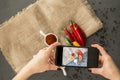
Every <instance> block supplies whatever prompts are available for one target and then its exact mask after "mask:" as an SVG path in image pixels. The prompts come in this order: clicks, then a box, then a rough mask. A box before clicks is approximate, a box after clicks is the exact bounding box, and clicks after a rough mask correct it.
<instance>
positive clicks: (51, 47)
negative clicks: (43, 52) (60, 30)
mask: <svg viewBox="0 0 120 80" xmlns="http://www.w3.org/2000/svg"><path fill="white" fill-rule="evenodd" d="M58 45H60V43H59V42H55V43H53V44H51V45H50V46H49V47H48V51H51V50H53V49H54V48H55V47H56V46H58Z"/></svg>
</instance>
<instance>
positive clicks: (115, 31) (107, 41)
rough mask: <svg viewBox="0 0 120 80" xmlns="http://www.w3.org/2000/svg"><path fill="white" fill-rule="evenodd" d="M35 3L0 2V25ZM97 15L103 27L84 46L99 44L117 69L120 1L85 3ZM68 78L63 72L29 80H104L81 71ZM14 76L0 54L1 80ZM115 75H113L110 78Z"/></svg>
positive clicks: (28, 0)
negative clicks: (88, 4)
mask: <svg viewBox="0 0 120 80" xmlns="http://www.w3.org/2000/svg"><path fill="white" fill-rule="evenodd" d="M35 1H36V0H0V23H2V22H4V21H6V20H8V19H9V18H10V17H11V16H14V15H15V14H16V13H17V12H18V11H21V10H22V9H23V8H25V7H27V6H28V5H30V4H31V3H34V2H35ZM88 1H89V3H90V4H91V6H92V8H93V9H94V11H95V13H96V15H97V16H98V17H99V18H100V19H101V20H102V22H103V24H104V26H103V29H101V30H99V31H98V32H97V33H95V34H94V35H92V36H90V37H89V38H88V40H87V44H86V45H87V46H90V45H91V44H92V43H99V44H101V45H102V46H103V47H105V49H106V50H107V51H108V53H109V54H110V55H111V56H112V57H113V59H114V61H115V63H116V64H117V66H118V67H119V68H120V63H119V62H120V49H119V48H120V1H119V0H88ZM66 70H67V72H68V76H67V77H64V76H63V74H62V71H61V70H60V71H47V72H45V73H40V74H35V75H32V76H31V77H30V78H29V80H106V79H105V78H103V77H102V76H100V75H95V74H92V73H90V72H88V70H87V69H83V68H70V67H68V68H67V69H66ZM15 75H16V73H15V72H14V71H13V70H12V69H11V67H10V65H9V64H8V62H7V61H6V60H5V58H4V56H3V55H2V52H0V80H11V79H12V77H13V76H15ZM113 75H114V74H113Z"/></svg>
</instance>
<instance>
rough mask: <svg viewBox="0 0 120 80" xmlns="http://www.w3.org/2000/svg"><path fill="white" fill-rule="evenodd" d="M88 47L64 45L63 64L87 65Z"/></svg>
mask: <svg viewBox="0 0 120 80" xmlns="http://www.w3.org/2000/svg"><path fill="white" fill-rule="evenodd" d="M87 61H88V48H79V47H63V55H62V65H64V66H81V67H87V63H88V62H87Z"/></svg>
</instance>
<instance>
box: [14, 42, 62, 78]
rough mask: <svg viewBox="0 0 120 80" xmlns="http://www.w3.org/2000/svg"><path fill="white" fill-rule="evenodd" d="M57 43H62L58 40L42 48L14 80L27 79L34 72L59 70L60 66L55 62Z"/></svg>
mask: <svg viewBox="0 0 120 80" xmlns="http://www.w3.org/2000/svg"><path fill="white" fill-rule="evenodd" d="M57 45H60V43H58V42H56V43H53V44H52V45H50V46H49V47H47V48H44V49H41V50H40V51H39V52H38V53H37V54H36V55H35V56H34V57H33V59H32V60H31V61H29V63H28V64H27V65H26V66H25V67H23V68H22V69H21V70H20V72H19V73H18V74H17V75H16V76H15V77H14V78H13V79H12V80H27V79H28V78H29V77H30V76H31V75H32V74H35V73H39V72H44V71H47V70H57V68H59V67H58V66H56V65H55V64H54V58H55V54H54V50H53V49H54V48H55V47H56V46H57Z"/></svg>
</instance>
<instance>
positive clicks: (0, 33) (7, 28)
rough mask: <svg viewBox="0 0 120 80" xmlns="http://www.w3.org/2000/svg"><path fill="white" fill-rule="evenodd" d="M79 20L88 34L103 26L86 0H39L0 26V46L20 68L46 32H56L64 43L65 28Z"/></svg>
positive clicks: (33, 53) (6, 55)
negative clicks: (72, 21) (41, 32)
mask: <svg viewBox="0 0 120 80" xmlns="http://www.w3.org/2000/svg"><path fill="white" fill-rule="evenodd" d="M70 19H72V20H74V21H75V22H77V23H78V24H79V25H80V26H81V28H82V29H83V30H84V31H85V33H86V34H87V36H90V35H91V34H93V33H95V32H96V31H97V30H99V29H100V28H101V27H102V23H101V22H100V20H99V19H98V18H97V17H96V15H95V14H94V12H93V10H92V9H91V7H90V5H89V4H88V2H87V1H86V0H38V1H36V2H35V3H34V4H31V5H30V6H29V7H28V8H26V9H24V10H23V11H22V12H20V13H18V14H17V15H16V16H15V17H12V18H11V19H10V20H9V21H6V22H5V23H3V24H2V25H1V26H0V48H1V50H2V51H3V55H4V56H5V58H6V59H7V61H8V62H9V63H10V65H11V66H12V68H13V69H14V70H15V71H16V72H18V71H19V70H20V69H21V68H22V67H23V66H24V65H25V64H26V63H27V62H28V61H29V60H30V59H31V58H32V57H33V55H35V54H36V53H37V52H38V51H39V50H40V49H41V48H43V47H45V44H44V42H43V36H41V35H40V34H39V31H40V30H42V31H44V32H45V33H48V32H53V33H55V34H56V35H57V36H58V37H59V41H60V42H61V43H62V44H65V41H64V36H63V33H62V31H63V28H64V27H65V26H68V25H69V24H68V23H69V20H70Z"/></svg>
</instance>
